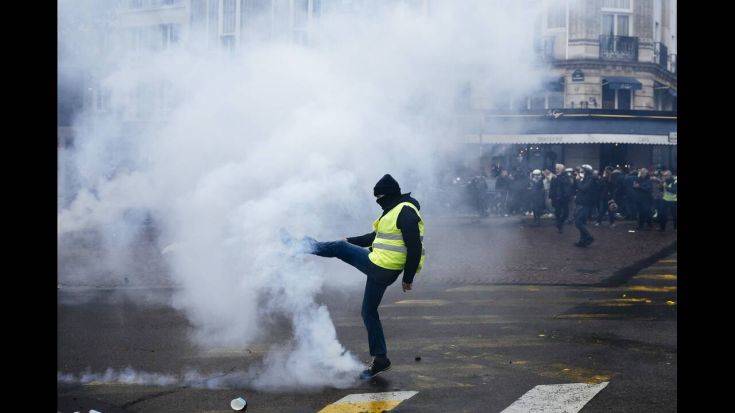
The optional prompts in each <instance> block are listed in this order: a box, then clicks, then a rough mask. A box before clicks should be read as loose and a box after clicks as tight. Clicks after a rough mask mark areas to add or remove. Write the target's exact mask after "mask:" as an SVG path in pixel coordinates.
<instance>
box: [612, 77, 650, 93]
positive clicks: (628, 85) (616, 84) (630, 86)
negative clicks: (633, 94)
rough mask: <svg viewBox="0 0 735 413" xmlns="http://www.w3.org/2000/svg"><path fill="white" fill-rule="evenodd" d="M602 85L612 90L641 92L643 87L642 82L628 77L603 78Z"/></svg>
mask: <svg viewBox="0 0 735 413" xmlns="http://www.w3.org/2000/svg"><path fill="white" fill-rule="evenodd" d="M602 84H603V85H607V86H608V87H609V88H610V89H613V90H616V89H623V90H640V89H641V88H642V87H643V85H642V84H641V82H639V81H638V80H636V79H635V78H632V77H627V76H607V77H604V78H602Z"/></svg>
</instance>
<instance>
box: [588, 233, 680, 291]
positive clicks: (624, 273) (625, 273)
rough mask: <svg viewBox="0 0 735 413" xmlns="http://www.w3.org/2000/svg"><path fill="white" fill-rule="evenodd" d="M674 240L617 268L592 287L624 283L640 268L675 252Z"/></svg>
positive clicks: (614, 285) (616, 285)
mask: <svg viewBox="0 0 735 413" xmlns="http://www.w3.org/2000/svg"><path fill="white" fill-rule="evenodd" d="M676 242H677V241H676V240H674V242H672V243H671V244H669V245H667V246H665V247H663V248H662V249H660V250H659V251H658V252H655V253H653V254H652V255H650V256H648V257H646V258H643V259H640V260H638V261H636V262H634V263H633V264H631V265H628V266H626V267H623V268H620V269H619V270H617V271H615V272H614V273H613V275H611V276H610V277H608V278H606V279H604V280H602V281H600V282H599V283H597V284H592V286H593V287H618V286H620V285H622V284H625V283H626V282H628V280H630V279H631V278H633V276H635V275H636V274H637V273H638V272H639V271H640V270H642V269H644V268H646V267H650V266H651V265H653V264H655V263H656V261H658V260H660V259H663V258H665V257H667V256H669V255H671V254H672V253H674V252H676Z"/></svg>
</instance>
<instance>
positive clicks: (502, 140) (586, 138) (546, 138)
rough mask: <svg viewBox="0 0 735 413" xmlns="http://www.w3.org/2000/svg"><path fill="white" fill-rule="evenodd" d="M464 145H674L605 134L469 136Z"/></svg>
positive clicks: (666, 139)
mask: <svg viewBox="0 0 735 413" xmlns="http://www.w3.org/2000/svg"><path fill="white" fill-rule="evenodd" d="M465 141H466V143H486V144H506V145H508V144H585V143H622V144H638V145H676V140H673V143H672V141H671V139H670V138H669V136H668V135H632V134H606V133H575V134H528V135H489V134H470V135H466V136H465Z"/></svg>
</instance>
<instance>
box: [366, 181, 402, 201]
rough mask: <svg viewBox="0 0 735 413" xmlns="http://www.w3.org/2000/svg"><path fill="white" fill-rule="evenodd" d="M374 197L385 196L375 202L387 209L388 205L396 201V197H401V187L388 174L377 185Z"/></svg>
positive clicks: (374, 189)
mask: <svg viewBox="0 0 735 413" xmlns="http://www.w3.org/2000/svg"><path fill="white" fill-rule="evenodd" d="M373 195H375V196H376V197H377V196H380V195H383V196H381V197H380V198H378V199H376V200H375V202H377V203H378V205H380V206H381V207H383V208H385V207H386V205H387V204H389V203H391V201H392V200H394V199H395V197H397V196H401V187H400V186H399V185H398V181H396V180H395V179H393V177H392V176H390V174H386V175H384V176H383V177H382V178H380V180H379V181H378V183H377V184H375V187H374V188H373Z"/></svg>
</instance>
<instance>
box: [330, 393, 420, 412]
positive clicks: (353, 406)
mask: <svg viewBox="0 0 735 413" xmlns="http://www.w3.org/2000/svg"><path fill="white" fill-rule="evenodd" d="M417 393H418V392H416V391H395V392H385V393H363V394H350V395H348V396H345V397H343V398H341V399H339V400H337V401H336V402H334V403H332V404H330V405H327V406H326V407H324V408H323V409H321V410H319V412H318V413H381V412H384V411H390V410H393V409H394V408H395V407H396V406H398V405H399V404H401V402H403V401H404V400H408V399H410V398H411V397H413V396H415V395H416V394H417Z"/></svg>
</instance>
